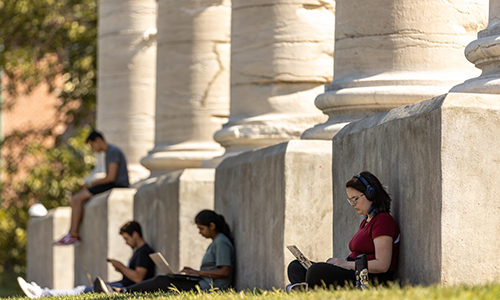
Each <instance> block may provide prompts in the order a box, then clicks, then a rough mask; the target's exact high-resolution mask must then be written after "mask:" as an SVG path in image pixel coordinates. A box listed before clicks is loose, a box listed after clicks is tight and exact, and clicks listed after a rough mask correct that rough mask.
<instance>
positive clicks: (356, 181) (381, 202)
mask: <svg viewBox="0 0 500 300" xmlns="http://www.w3.org/2000/svg"><path fill="white" fill-rule="evenodd" d="M359 176H361V177H363V178H364V179H365V180H366V181H367V182H368V184H369V185H370V186H371V187H372V188H373V192H372V195H371V197H370V196H369V195H367V186H366V184H365V183H364V182H363V181H362V180H361V179H360V178H358V177H357V176H356V175H355V176H353V177H352V178H351V179H350V180H349V181H348V182H347V183H346V184H345V187H346V188H349V187H350V188H353V189H355V190H357V191H360V192H361V193H363V194H365V196H366V199H368V200H370V201H372V202H373V203H372V206H371V208H370V212H369V215H370V216H371V217H372V218H373V217H375V216H376V215H378V214H379V213H382V212H387V213H390V212H391V197H390V196H389V194H388V193H387V191H386V190H385V189H384V187H383V186H382V184H381V183H380V181H379V180H378V178H377V177H375V175H373V174H372V173H370V172H368V171H363V172H361V173H359Z"/></svg>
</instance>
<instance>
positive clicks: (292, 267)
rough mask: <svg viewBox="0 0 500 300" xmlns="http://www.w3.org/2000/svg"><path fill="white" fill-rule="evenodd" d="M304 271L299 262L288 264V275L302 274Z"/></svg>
mask: <svg viewBox="0 0 500 300" xmlns="http://www.w3.org/2000/svg"><path fill="white" fill-rule="evenodd" d="M302 269H304V267H303V266H302V264H301V263H300V262H299V261H298V260H294V261H292V262H291V263H290V264H288V274H291V273H297V272H300V271H302Z"/></svg>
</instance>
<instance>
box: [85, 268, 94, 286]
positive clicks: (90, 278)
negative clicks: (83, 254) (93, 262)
mask: <svg viewBox="0 0 500 300" xmlns="http://www.w3.org/2000/svg"><path fill="white" fill-rule="evenodd" d="M83 270H84V271H85V275H87V279H88V281H89V284H90V286H94V283H93V282H92V275H90V273H89V270H88V269H87V266H85V264H83Z"/></svg>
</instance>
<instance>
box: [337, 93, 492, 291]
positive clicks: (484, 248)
mask: <svg viewBox="0 0 500 300" xmlns="http://www.w3.org/2000/svg"><path fill="white" fill-rule="evenodd" d="M499 119H500V97H499V96H497V95H484V94H458V93H450V94H446V95H442V96H439V97H436V98H433V99H430V100H426V101H422V102H419V103H416V104H413V105H408V106H404V107H400V108H397V109H394V110H391V111H389V112H386V113H382V114H378V115H375V116H372V117H369V118H366V119H363V120H361V121H359V122H354V123H351V124H349V125H347V126H346V127H344V129H342V130H341V131H340V132H339V133H338V134H337V135H336V136H335V137H334V138H333V153H334V156H333V165H334V168H333V186H334V191H333V198H334V204H333V205H334V207H335V208H336V209H335V210H334V214H333V220H334V224H333V235H334V237H335V243H334V245H333V250H334V251H333V252H334V255H335V256H337V257H344V256H346V255H347V254H348V248H347V244H348V242H349V240H350V238H351V237H352V236H353V235H354V233H355V232H356V230H357V228H358V226H359V222H360V221H361V218H360V217H359V216H357V214H356V213H355V212H353V211H352V208H351V207H349V205H347V204H346V203H345V200H344V198H345V189H344V188H343V186H344V184H345V182H346V181H347V180H349V179H350V178H351V177H352V175H353V174H356V173H358V172H360V171H362V170H370V171H372V172H373V173H374V174H375V175H377V177H379V179H380V180H381V182H382V183H383V184H384V185H386V186H387V187H388V191H389V193H390V194H391V196H392V197H393V199H394V201H393V206H392V214H393V216H394V217H395V219H396V221H397V222H398V223H399V226H400V228H401V252H400V254H401V255H400V259H399V270H398V273H399V277H400V279H402V280H403V281H409V282H411V283H413V284H430V283H436V282H439V283H443V284H456V283H467V284H480V283H484V282H487V281H490V280H496V279H498V278H499V277H500V270H499V269H498V268H497V267H496V266H498V265H499V264H500V258H498V255H496V252H497V251H496V249H498V247H499V246H500V243H499V242H498V238H497V235H498V234H497V233H498V228H500V221H499V220H500V207H499V206H498V205H496V204H494V203H495V202H494V196H492V195H495V194H496V185H497V182H496V181H497V178H498V177H500V160H499V157H500V138H499V132H500V122H498V120H499ZM335 187H337V188H335ZM492 197H493V198H492Z"/></svg>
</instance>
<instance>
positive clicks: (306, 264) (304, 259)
mask: <svg viewBox="0 0 500 300" xmlns="http://www.w3.org/2000/svg"><path fill="white" fill-rule="evenodd" d="M286 247H287V248H288V250H290V252H292V254H293V256H295V258H297V260H298V261H299V262H300V264H301V265H302V266H303V267H304V268H306V270H307V269H309V267H310V266H311V265H312V262H311V261H310V260H309V259H308V258H307V257H306V256H305V255H304V254H303V253H302V251H300V250H299V248H297V246H295V245H290V246H286Z"/></svg>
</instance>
